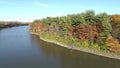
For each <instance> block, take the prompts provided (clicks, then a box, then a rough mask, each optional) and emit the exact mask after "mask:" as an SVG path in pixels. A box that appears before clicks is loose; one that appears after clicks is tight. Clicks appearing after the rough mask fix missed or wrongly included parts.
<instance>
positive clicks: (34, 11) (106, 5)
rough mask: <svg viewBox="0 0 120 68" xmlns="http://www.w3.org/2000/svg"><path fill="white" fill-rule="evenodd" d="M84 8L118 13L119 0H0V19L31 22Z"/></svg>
mask: <svg viewBox="0 0 120 68" xmlns="http://www.w3.org/2000/svg"><path fill="white" fill-rule="evenodd" d="M86 10H94V11H95V12H96V13H100V12H106V13H108V14H120V0H0V21H20V22H32V21H34V20H35V19H41V18H45V17H47V16H50V17H56V16H65V15H67V14H76V13H81V12H85V11H86Z"/></svg>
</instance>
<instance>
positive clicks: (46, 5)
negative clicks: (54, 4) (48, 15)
mask: <svg viewBox="0 0 120 68" xmlns="http://www.w3.org/2000/svg"><path fill="white" fill-rule="evenodd" d="M33 4H34V5H36V6H40V7H51V5H49V4H45V3H39V2H33Z"/></svg>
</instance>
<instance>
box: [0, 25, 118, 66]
mask: <svg viewBox="0 0 120 68" xmlns="http://www.w3.org/2000/svg"><path fill="white" fill-rule="evenodd" d="M0 68H120V60H115V59H110V58H106V57H101V56H97V55H93V54H89V53H84V52H80V51H76V50H71V49H67V48H64V47H61V46H58V45H55V44H51V43H47V42H44V41H42V40H40V39H39V37H38V36H35V35H31V34H30V33H29V31H28V26H19V27H12V28H5V29H2V30H0Z"/></svg>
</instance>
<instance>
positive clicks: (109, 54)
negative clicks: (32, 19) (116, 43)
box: [30, 32, 120, 59]
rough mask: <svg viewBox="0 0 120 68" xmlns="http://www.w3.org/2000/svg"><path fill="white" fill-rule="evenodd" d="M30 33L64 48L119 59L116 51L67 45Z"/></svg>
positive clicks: (119, 56)
mask: <svg viewBox="0 0 120 68" xmlns="http://www.w3.org/2000/svg"><path fill="white" fill-rule="evenodd" d="M30 33H31V34H33V35H37V36H39V37H40V39H41V40H43V41H46V42H49V43H54V44H57V45H60V46H62V47H65V48H69V49H72V50H78V51H82V52H86V53H90V54H95V55H99V56H103V57H108V58H113V59H120V54H117V53H113V52H110V51H103V50H96V49H92V48H87V47H75V46H69V45H65V44H62V43H60V42H57V41H55V40H49V39H45V38H43V37H41V36H40V35H39V34H37V33H34V32H30Z"/></svg>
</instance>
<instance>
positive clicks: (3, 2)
mask: <svg viewBox="0 0 120 68" xmlns="http://www.w3.org/2000/svg"><path fill="white" fill-rule="evenodd" d="M0 4H3V5H14V3H12V2H7V1H0Z"/></svg>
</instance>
